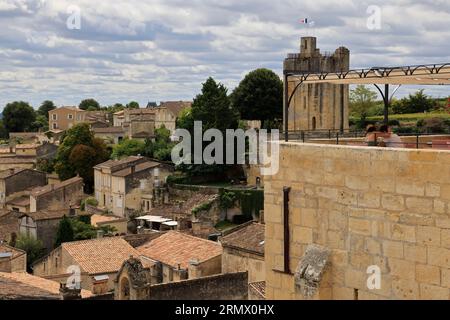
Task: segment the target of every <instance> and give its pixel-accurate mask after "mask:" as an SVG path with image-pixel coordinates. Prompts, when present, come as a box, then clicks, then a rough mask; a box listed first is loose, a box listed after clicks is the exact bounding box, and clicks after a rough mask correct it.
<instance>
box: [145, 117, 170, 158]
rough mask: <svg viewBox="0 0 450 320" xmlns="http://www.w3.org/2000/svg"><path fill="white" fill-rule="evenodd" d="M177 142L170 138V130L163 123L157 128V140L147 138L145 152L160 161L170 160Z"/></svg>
mask: <svg viewBox="0 0 450 320" xmlns="http://www.w3.org/2000/svg"><path fill="white" fill-rule="evenodd" d="M174 146H175V143H174V142H172V141H171V140H170V130H168V129H166V127H165V126H164V125H163V126H162V127H161V128H158V129H156V130H155V141H152V140H150V139H147V140H146V141H145V146H144V150H143V154H144V155H145V156H147V157H150V158H154V159H158V160H160V161H170V160H171V152H172V148H173V147H174Z"/></svg>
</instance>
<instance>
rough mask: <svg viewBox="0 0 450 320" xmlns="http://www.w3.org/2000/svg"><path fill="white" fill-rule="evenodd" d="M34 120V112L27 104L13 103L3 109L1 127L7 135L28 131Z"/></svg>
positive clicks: (21, 102)
mask: <svg viewBox="0 0 450 320" xmlns="http://www.w3.org/2000/svg"><path fill="white" fill-rule="evenodd" d="M35 120H36V112H35V111H34V109H33V108H32V107H31V106H30V105H29V104H28V102H23V101H14V102H11V103H8V104H7V105H6V107H5V109H3V125H4V126H5V129H6V131H7V132H8V133H9V132H26V131H29V130H31V128H32V126H33V123H34V122H35Z"/></svg>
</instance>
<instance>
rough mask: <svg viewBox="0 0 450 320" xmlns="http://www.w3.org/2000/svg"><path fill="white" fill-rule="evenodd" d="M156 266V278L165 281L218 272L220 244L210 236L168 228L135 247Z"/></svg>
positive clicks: (220, 261) (220, 263)
mask: <svg viewBox="0 0 450 320" xmlns="http://www.w3.org/2000/svg"><path fill="white" fill-rule="evenodd" d="M136 250H137V251H138V252H139V253H140V255H141V256H144V257H146V258H149V259H151V260H152V261H154V262H157V263H155V264H154V266H158V267H159V268H160V269H159V280H160V281H159V282H158V283H167V282H174V281H180V280H186V279H195V278H201V277H205V276H211V275H215V274H220V273H221V272H222V246H221V245H220V244H219V243H217V242H213V241H210V240H205V239H201V238H197V237H193V236H190V235H187V234H184V233H181V232H177V231H168V232H166V233H164V234H163V235H161V236H159V237H157V238H156V239H154V240H152V241H149V242H147V243H145V244H143V245H142V246H139V247H137V248H136Z"/></svg>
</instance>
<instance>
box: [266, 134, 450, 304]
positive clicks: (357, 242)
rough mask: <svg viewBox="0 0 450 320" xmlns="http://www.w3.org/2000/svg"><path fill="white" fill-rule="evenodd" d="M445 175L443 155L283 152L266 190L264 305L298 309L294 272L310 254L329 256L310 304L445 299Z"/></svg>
mask: <svg viewBox="0 0 450 320" xmlns="http://www.w3.org/2000/svg"><path fill="white" fill-rule="evenodd" d="M449 175H450V152H448V151H431V150H411V149H389V148H370V147H349V146H328V145H326V146H325V145H315V144H300V143H282V144H281V147H280V170H279V172H278V174H276V175H274V176H268V177H266V181H265V220H266V240H265V258H266V295H267V299H304V296H303V295H302V294H301V290H298V288H296V286H295V281H294V275H293V274H292V272H294V271H295V270H296V268H297V266H298V264H299V262H300V260H301V259H302V257H303V256H304V254H305V252H306V248H307V247H308V246H309V245H311V244H317V245H320V246H323V247H325V248H328V249H329V250H330V256H329V267H328V268H327V270H326V271H325V272H324V274H323V277H322V279H321V281H320V288H319V290H318V292H317V293H316V294H315V295H314V297H313V299H355V298H358V299H444V300H447V299H449V297H450V296H449V293H450V291H449V290H450V282H449V279H450V276H449V275H450V242H449V239H450V211H449V210H450V184H449V182H448V176H449ZM284 187H290V188H291V191H290V192H289V205H288V208H289V220H288V221H289V225H288V228H289V229H288V230H289V239H290V240H289V242H288V244H289V247H288V248H289V264H288V270H290V273H286V272H285V271H286V268H285V267H286V266H285V264H284V257H285V252H284V244H285V242H284V239H285V238H284V236H283V235H284V230H285V229H284V227H285V224H284V220H283V217H284V214H283V213H284V209H283V208H284V205H283V204H284V200H283V188H284ZM369 266H378V267H379V268H380V270H381V288H380V289H378V290H377V289H374V290H370V289H368V286H367V280H368V277H369V276H370V274H367V269H368V267H369Z"/></svg>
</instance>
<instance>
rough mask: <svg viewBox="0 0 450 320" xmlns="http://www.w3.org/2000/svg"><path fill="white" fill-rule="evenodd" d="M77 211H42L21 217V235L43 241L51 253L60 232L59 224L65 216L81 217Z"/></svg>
mask: <svg viewBox="0 0 450 320" xmlns="http://www.w3.org/2000/svg"><path fill="white" fill-rule="evenodd" d="M80 215H81V214H80V213H78V214H77V213H76V210H75V209H60V210H40V211H37V212H32V213H24V214H21V215H19V219H18V221H19V234H25V235H27V236H30V237H32V238H35V239H38V240H41V241H42V243H43V245H44V248H45V249H46V250H47V252H49V251H50V250H52V249H53V246H54V244H55V240H56V233H57V232H58V227H59V222H60V221H61V220H62V218H63V217H64V216H67V217H76V216H80Z"/></svg>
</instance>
